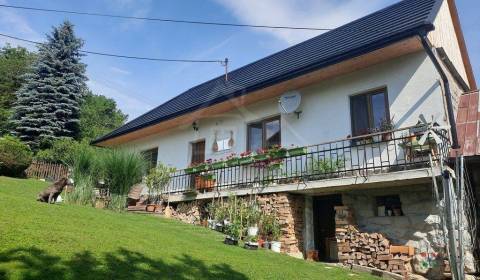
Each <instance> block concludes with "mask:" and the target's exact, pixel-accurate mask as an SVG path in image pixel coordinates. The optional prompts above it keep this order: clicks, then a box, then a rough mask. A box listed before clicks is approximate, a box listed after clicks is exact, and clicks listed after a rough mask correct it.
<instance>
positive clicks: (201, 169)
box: [195, 164, 208, 172]
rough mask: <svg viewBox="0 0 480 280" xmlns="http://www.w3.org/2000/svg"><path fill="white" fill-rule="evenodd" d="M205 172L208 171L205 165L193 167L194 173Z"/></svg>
mask: <svg viewBox="0 0 480 280" xmlns="http://www.w3.org/2000/svg"><path fill="white" fill-rule="evenodd" d="M206 170H208V166H207V165H206V164H200V165H197V166H195V171H196V172H203V171H206Z"/></svg>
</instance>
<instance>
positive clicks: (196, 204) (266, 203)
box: [171, 193, 305, 257]
mask: <svg viewBox="0 0 480 280" xmlns="http://www.w3.org/2000/svg"><path fill="white" fill-rule="evenodd" d="M257 198H258V202H259V204H260V207H261V208H262V210H263V211H265V212H266V213H271V212H275V213H277V219H278V222H279V224H280V227H281V237H280V240H279V241H280V242H281V243H282V248H281V251H282V252H283V253H286V254H289V255H292V256H296V257H303V228H304V211H305V198H304V196H302V195H295V194H289V193H276V194H268V195H261V196H258V197H257ZM209 202H210V200H197V201H192V202H181V203H178V204H177V205H174V206H173V207H171V209H172V218H174V219H178V220H180V221H182V222H185V223H188V224H195V225H200V224H201V221H202V220H204V219H206V213H205V205H206V204H208V203H209Z"/></svg>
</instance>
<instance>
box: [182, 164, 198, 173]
mask: <svg viewBox="0 0 480 280" xmlns="http://www.w3.org/2000/svg"><path fill="white" fill-rule="evenodd" d="M184 171H185V174H193V173H195V172H196V170H195V167H194V166H192V165H190V166H189V167H187V168H185V169H184Z"/></svg>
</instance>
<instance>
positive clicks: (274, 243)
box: [270, 241, 282, 253]
mask: <svg viewBox="0 0 480 280" xmlns="http://www.w3.org/2000/svg"><path fill="white" fill-rule="evenodd" d="M281 248H282V243H281V242H280V241H271V242H270V249H271V250H272V251H274V252H276V253H280V251H281Z"/></svg>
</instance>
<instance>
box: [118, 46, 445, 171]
mask: <svg viewBox="0 0 480 280" xmlns="http://www.w3.org/2000/svg"><path fill="white" fill-rule="evenodd" d="M382 87H386V88H387V91H388V100H389V105H390V115H391V116H393V117H394V121H395V123H396V127H397V128H400V127H406V126H410V125H414V124H416V123H417V120H418V116H419V115H420V114H421V113H423V114H424V115H425V116H426V117H427V118H430V117H431V116H432V115H435V116H436V117H437V118H438V120H439V121H443V120H444V119H445V113H444V109H443V108H444V105H443V101H442V90H441V87H440V84H439V82H438V74H437V72H436V70H435V68H434V66H433V64H432V63H431V61H430V60H429V59H428V57H427V56H426V54H425V53H424V52H418V53H414V54H410V55H407V56H404V57H401V58H398V59H395V60H392V61H389V62H386V63H382V64H378V65H375V66H372V67H370V68H367V69H364V70H361V71H357V72H354V73H351V74H348V75H343V76H340V77H337V78H335V79H332V80H328V81H323V82H320V83H318V84H315V85H313V86H310V87H307V88H302V89H299V90H300V91H301V93H302V104H301V108H300V110H302V112H303V113H302V114H301V115H300V118H299V119H297V117H296V116H295V115H282V116H281V126H282V145H283V146H289V145H291V144H294V145H311V144H317V143H321V142H325V141H330V140H335V139H340V138H345V137H346V136H347V135H349V134H351V121H350V103H349V102H350V101H349V96H351V95H353V94H358V93H362V92H365V91H369V90H372V89H376V88H382ZM277 104H278V103H277V99H276V98H275V99H271V100H268V101H263V102H260V103H257V104H254V105H252V106H248V107H242V108H237V109H236V110H234V111H232V112H229V113H228V114H224V115H222V116H212V117H211V118H209V119H202V120H199V121H198V126H199V130H198V131H194V130H193V129H192V127H191V126H190V125H189V126H184V127H178V128H176V129H175V130H172V131H170V132H169V133H167V134H162V135H157V136H155V135H154V136H151V137H148V138H144V139H140V140H136V141H133V142H130V143H128V144H126V145H125V146H126V147H128V148H131V149H136V150H140V151H142V150H146V149H150V148H153V147H158V148H159V153H158V161H159V162H162V163H165V164H168V165H171V166H175V167H178V168H184V167H186V166H187V165H188V164H189V163H190V157H191V151H190V144H189V143H191V142H195V141H198V140H201V139H205V140H206V159H208V158H213V159H216V158H224V157H226V156H227V155H228V154H230V153H231V152H236V153H237V154H238V153H241V152H242V151H244V150H245V149H246V138H247V135H246V133H247V124H248V123H249V122H252V121H255V120H261V119H263V118H267V117H271V116H275V115H278V108H277V106H278V105H277ZM215 131H217V132H218V131H220V132H223V133H224V134H229V133H230V131H233V135H234V140H235V144H234V147H233V149H232V150H231V151H228V152H219V153H214V152H212V145H213V142H214V137H215V136H214V134H215Z"/></svg>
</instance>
